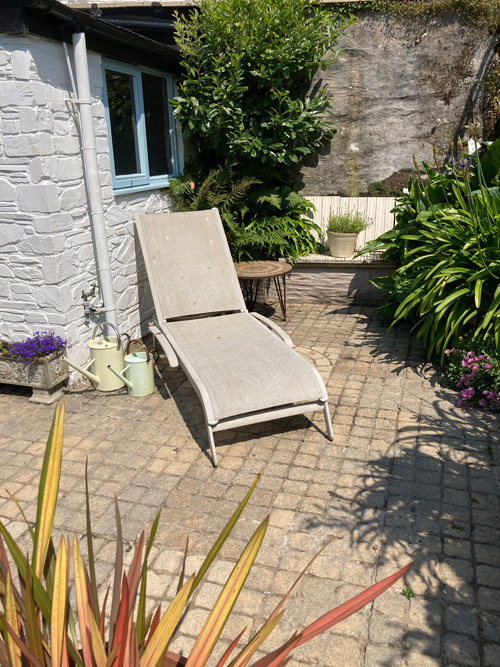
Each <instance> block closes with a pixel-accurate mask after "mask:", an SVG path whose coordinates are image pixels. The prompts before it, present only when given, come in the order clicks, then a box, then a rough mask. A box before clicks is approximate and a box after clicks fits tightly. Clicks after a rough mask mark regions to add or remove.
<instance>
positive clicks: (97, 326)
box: [92, 322, 122, 350]
mask: <svg viewBox="0 0 500 667" xmlns="http://www.w3.org/2000/svg"><path fill="white" fill-rule="evenodd" d="M105 324H106V325H107V326H108V327H111V328H112V329H113V330H114V332H115V334H116V341H117V345H116V349H117V350H119V349H120V347H121V344H122V342H121V337H120V334H119V333H118V329H117V328H116V327H115V325H114V324H111V322H100V323H99V324H98V325H96V326H95V327H94V331H93V332H92V340H93V339H94V336H95V332H96V331H97V329H100V328H101V327H103V326H104V325H105Z"/></svg>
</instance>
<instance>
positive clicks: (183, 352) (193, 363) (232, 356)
mask: <svg viewBox="0 0 500 667" xmlns="http://www.w3.org/2000/svg"><path fill="white" fill-rule="evenodd" d="M136 223H137V228H138V230H139V238H140V241H141V248H142V252H143V255H144V259H145V263H146V269H147V272H148V277H149V283H150V286H151V291H152V294H153V299H154V304H155V309H156V317H157V322H156V323H155V324H154V326H151V332H152V333H153V335H154V336H155V338H156V340H157V341H158V343H159V344H160V345H161V346H162V348H163V350H164V352H165V355H166V357H167V360H168V362H169V364H170V366H172V367H176V366H178V365H179V364H180V365H181V367H182V368H183V370H184V372H185V373H186V375H187V377H188V378H189V381H190V382H191V384H192V385H193V387H194V389H195V391H196V393H197V394H198V396H199V398H200V401H201V404H202V406H203V411H204V413H205V421H206V424H207V432H208V441H209V445H210V450H211V453H212V460H213V464H214V465H215V466H217V454H216V452H215V443H214V433H216V432H217V431H222V430H225V429H229V428H236V427H238V426H245V425H247V424H254V423H257V422H263V421H269V420H271V419H279V418H281V417H289V416H291V415H297V414H303V413H306V412H312V411H314V410H320V409H321V410H323V412H324V416H325V421H326V430H327V434H328V437H329V438H330V440H333V433H332V426H331V422H330V415H329V411H328V396H327V393H326V389H325V385H324V382H323V380H322V378H321V376H320V374H319V373H318V371H317V370H316V368H314V366H312V365H311V364H310V363H309V362H307V361H306V360H305V359H303V358H302V357H301V356H300V355H299V354H297V352H295V350H293V343H292V341H291V339H290V337H289V336H288V335H287V334H286V333H285V332H284V331H282V330H281V329H280V328H279V327H278V326H277V325H276V324H274V323H273V322H271V321H270V320H268V319H267V318H265V317H263V316H261V315H259V314H257V313H249V312H248V311H247V309H246V307H245V302H244V300H243V296H242V293H241V289H240V286H239V283H238V278H237V276H236V271H235V269H234V265H233V262H232V259H231V254H230V252H229V247H228V245H227V241H226V237H225V234H224V229H223V226H222V222H221V220H220V216H219V212H218V211H217V209H211V210H210V211H195V212H188V213H167V214H165V213H161V214H152V215H139V216H137V218H136Z"/></svg>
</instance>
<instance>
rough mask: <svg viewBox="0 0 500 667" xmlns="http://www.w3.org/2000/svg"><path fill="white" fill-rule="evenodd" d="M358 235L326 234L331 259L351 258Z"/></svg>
mask: <svg viewBox="0 0 500 667" xmlns="http://www.w3.org/2000/svg"><path fill="white" fill-rule="evenodd" d="M357 238H358V234H339V233H337V232H328V245H329V246H330V255H331V256H332V257H352V256H353V255H354V248H355V246H356V239H357Z"/></svg>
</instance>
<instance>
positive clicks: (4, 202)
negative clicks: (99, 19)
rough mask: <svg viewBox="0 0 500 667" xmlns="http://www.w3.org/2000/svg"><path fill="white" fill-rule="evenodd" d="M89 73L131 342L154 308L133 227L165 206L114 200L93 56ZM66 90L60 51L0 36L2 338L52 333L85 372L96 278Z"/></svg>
mask: <svg viewBox="0 0 500 667" xmlns="http://www.w3.org/2000/svg"><path fill="white" fill-rule="evenodd" d="M70 52H71V49H70ZM89 66H90V80H91V86H92V96H93V100H94V104H93V112H94V117H95V129H96V136H97V150H98V153H99V164H100V168H101V184H102V192H103V197H104V205H105V215H106V220H107V225H108V244H109V248H110V252H111V261H112V271H113V276H114V288H115V294H116V300H117V306H118V319H119V326H120V331H122V332H126V333H128V334H130V335H131V336H136V335H140V333H141V324H142V325H144V324H146V323H147V321H148V319H149V318H151V316H152V314H153V305H152V299H151V296H150V293H149V288H148V285H147V280H146V274H145V269H144V265H143V263H142V261H141V258H140V253H139V261H138V260H137V250H138V248H139V242H138V239H137V238H136V233H135V230H134V223H133V218H134V215H135V214H137V213H153V212H159V211H167V210H169V208H170V202H169V199H168V196H167V195H166V194H165V193H164V192H162V191H159V190H156V191H146V192H143V193H139V194H133V195H120V196H115V195H114V193H113V189H112V186H111V174H110V171H109V144H108V139H107V128H106V122H105V119H104V107H103V104H102V85H103V79H102V70H101V57H100V55H99V54H96V53H90V54H89ZM69 91H70V79H69V75H68V71H67V67H66V62H65V59H64V51H63V47H62V45H61V44H59V43H58V42H55V41H51V40H46V39H40V38H36V37H33V36H7V35H0V337H3V338H7V339H11V340H19V339H22V338H24V337H25V336H26V335H29V334H31V333H33V332H34V331H36V330H39V329H40V330H47V329H54V330H55V331H56V333H58V334H60V335H62V336H65V337H68V338H70V340H71V343H70V356H71V357H72V358H74V359H75V360H76V361H77V362H79V363H82V362H84V361H85V360H86V358H87V351H86V343H87V342H88V340H89V338H90V336H91V333H92V329H93V326H94V325H95V323H96V321H98V320H96V319H95V318H94V320H93V321H92V322H91V324H89V325H87V324H86V323H85V318H84V310H83V302H82V299H81V293H82V290H88V289H89V287H90V285H91V284H92V283H95V282H97V276H96V270H95V261H94V249H93V241H92V233H91V227H90V220H89V216H88V213H87V198H86V191H85V184H84V181H83V166H82V156H81V151H80V142H79V137H78V129H77V123H76V116H75V112H74V110H73V107H72V105H70V104H68V102H67V99H68V98H69V97H70V94H69Z"/></svg>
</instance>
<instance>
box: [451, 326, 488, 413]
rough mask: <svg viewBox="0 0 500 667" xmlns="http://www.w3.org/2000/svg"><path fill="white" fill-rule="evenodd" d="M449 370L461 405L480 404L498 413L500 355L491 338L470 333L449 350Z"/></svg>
mask: <svg viewBox="0 0 500 667" xmlns="http://www.w3.org/2000/svg"><path fill="white" fill-rule="evenodd" d="M445 355H446V356H447V364H446V372H447V375H448V377H449V378H450V380H451V382H452V384H453V386H454V387H455V388H456V389H457V390H458V392H459V398H458V401H457V405H458V407H460V408H461V407H463V406H464V405H467V404H468V405H479V407H481V408H483V409H485V410H491V411H492V412H496V411H497V410H498V409H499V407H500V397H499V393H500V354H499V353H498V352H497V351H496V348H495V344H494V341H493V340H491V339H490V338H489V337H485V338H481V339H479V338H474V337H473V336H467V337H464V338H462V339H461V340H460V341H459V344H458V347H455V348H452V349H447V350H445Z"/></svg>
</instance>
